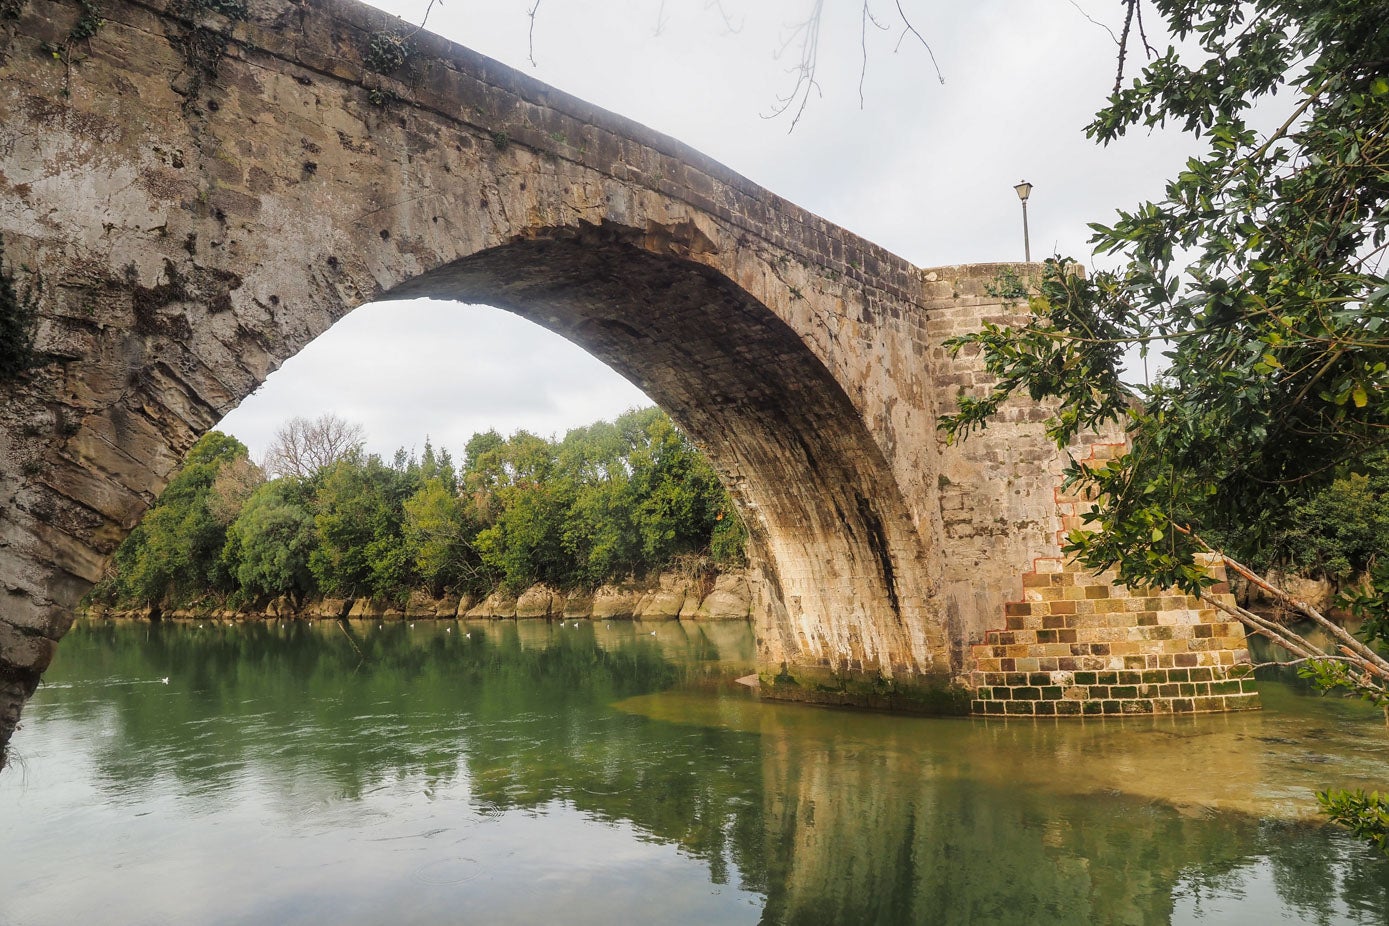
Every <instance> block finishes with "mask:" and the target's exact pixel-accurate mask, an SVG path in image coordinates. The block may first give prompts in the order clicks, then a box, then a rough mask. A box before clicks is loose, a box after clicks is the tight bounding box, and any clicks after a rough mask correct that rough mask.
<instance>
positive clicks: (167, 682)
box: [159, 675, 169, 685]
mask: <svg viewBox="0 0 1389 926" xmlns="http://www.w3.org/2000/svg"><path fill="white" fill-rule="evenodd" d="M159 681H160V683H161V684H164V685H167V684H169V676H167V675H166V676H164V677H163V678H161V679H160V680H159Z"/></svg>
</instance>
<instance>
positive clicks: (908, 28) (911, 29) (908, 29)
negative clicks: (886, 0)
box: [892, 0, 945, 83]
mask: <svg viewBox="0 0 1389 926" xmlns="http://www.w3.org/2000/svg"><path fill="white" fill-rule="evenodd" d="M895 2H896V4H897V15H898V16H900V17H902V34H901V35H900V36H898V37H897V47H896V48H894V49H892V53H893V54H894V55H895V54H897V49H898V48H901V47H902V40H903V39H905V38H906V37H907V36H908V35H909V34H910V35H914V36H916V38H917V41H919V42H921V47H922V48H925V49H926V54H927V55H929V56H930V57H931V67H933V68H935V69H936V79H937V80H939V81H940V82H941V83H945V75H944V74H942V73H941V72H940V65H939V64H937V63H936V53H935V52H934V51H932V50H931V45H930V43H929V42H927V41H926V39H925V37H924V36H922V34H921V33H920V32H917V31H916V26H913V25H912V22H911V20H910V19H908V18H907V14H906V11H904V10H903V9H902V0H895Z"/></svg>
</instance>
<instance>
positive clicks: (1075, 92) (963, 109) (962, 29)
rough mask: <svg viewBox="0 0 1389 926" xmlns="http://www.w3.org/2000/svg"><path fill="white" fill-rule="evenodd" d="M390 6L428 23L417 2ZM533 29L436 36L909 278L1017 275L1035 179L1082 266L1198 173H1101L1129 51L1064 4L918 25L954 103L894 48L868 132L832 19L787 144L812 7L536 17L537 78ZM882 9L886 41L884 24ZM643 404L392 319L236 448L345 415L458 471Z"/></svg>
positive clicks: (869, 89)
mask: <svg viewBox="0 0 1389 926" xmlns="http://www.w3.org/2000/svg"><path fill="white" fill-rule="evenodd" d="M1084 3H1085V0H1082V4H1084ZM378 5H379V6H381V7H382V8H383V9H387V10H389V11H390V12H392V13H396V14H399V15H401V16H402V17H403V18H404V19H406V20H407V21H410V22H418V21H419V19H420V17H421V16H422V15H423V14H424V11H425V8H426V0H388V2H382V3H379V4H378ZM529 5H530V0H506V2H499V0H488V2H479V0H473V2H464V0H448V2H447V3H446V4H437V3H436V4H435V6H434V8H433V10H432V12H431V13H430V18H429V22H428V27H429V29H430V30H431V31H436V32H439V33H440V34H443V35H445V36H447V37H448V38H451V39H453V40H454V41H457V42H459V43H461V44H464V45H468V46H469V47H471V48H474V49H476V50H477V51H480V52H482V53H483V54H486V55H489V56H492V57H494V58H497V59H499V60H501V61H503V62H504V63H507V64H510V65H511V66H513V67H517V68H519V69H521V70H523V71H525V72H527V73H530V74H534V75H535V76H536V77H538V78H539V79H541V80H544V81H546V82H548V83H551V84H553V85H554V86H556V87H558V88H559V89H561V90H564V91H565V92H568V93H571V94H573V95H575V96H578V97H580V98H583V99H585V100H587V101H589V102H591V103H594V104H596V105H599V106H603V107H605V108H608V109H611V110H613V111H615V112H618V113H620V114H622V115H624V116H628V117H630V118H632V119H634V120H636V121H638V122H641V123H644V124H646V125H649V126H651V127H652V128H655V129H658V130H660V131H663V132H666V133H668V134H670V135H673V136H675V137H676V138H677V139H679V140H681V141H683V142H685V143H687V144H689V145H690V146H692V147H694V148H696V149H698V150H700V151H703V152H704V153H706V154H708V155H710V156H711V157H714V158H716V159H718V160H721V161H723V162H724V163H726V164H728V165H729V166H730V167H732V168H733V169H734V170H737V171H739V172H740V173H743V174H745V175H746V176H748V177H749V178H751V179H753V180H755V181H756V182H758V183H760V184H762V185H764V186H766V187H768V188H769V189H771V190H772V191H773V192H775V193H778V194H780V195H782V196H785V197H786V198H788V199H790V200H792V201H793V202H796V203H798V204H799V205H801V206H804V207H805V208H807V209H809V210H811V211H812V212H816V213H818V214H820V215H822V216H824V217H825V218H827V219H829V220H831V221H833V222H836V223H838V224H840V225H843V226H844V227H845V228H847V229H849V230H850V231H853V232H855V233H857V234H860V235H862V236H864V237H866V238H868V239H870V240H872V241H875V242H877V243H878V244H881V245H883V246H884V247H887V248H888V249H889V250H892V251H894V252H896V253H898V254H901V255H902V256H903V257H905V258H907V259H908V260H911V261H912V262H913V263H916V264H918V265H919V266H938V265H943V264H953V263H968V262H983V261H996V260H1019V259H1021V257H1022V241H1021V238H1022V233H1021V215H1020V207H1019V205H1018V201H1017V197H1016V195H1015V194H1014V192H1013V190H1012V185H1013V184H1014V183H1016V182H1017V181H1018V180H1019V179H1022V178H1026V179H1027V180H1029V181H1031V182H1032V183H1034V184H1035V185H1036V188H1035V190H1034V192H1033V194H1032V199H1031V201H1030V203H1029V209H1030V219H1031V229H1032V242H1033V256H1034V258H1036V257H1040V256H1045V255H1047V254H1049V253H1051V252H1052V251H1053V250H1054V249H1059V250H1060V251H1061V252H1063V253H1066V254H1068V255H1071V256H1076V257H1080V258H1082V259H1084V258H1086V257H1087V256H1088V253H1089V248H1088V247H1087V245H1086V241H1087V240H1088V238H1089V230H1088V229H1087V227H1086V223H1087V222H1089V221H1096V220H1105V219H1107V218H1108V217H1109V216H1110V215H1112V214H1113V210H1114V209H1115V208H1117V207H1127V206H1130V205H1132V204H1134V203H1136V202H1137V201H1138V200H1139V199H1140V198H1142V197H1145V196H1147V197H1151V196H1154V195H1156V194H1158V193H1159V192H1160V190H1161V183H1162V180H1163V178H1165V177H1166V176H1169V175H1170V174H1171V173H1172V172H1173V168H1174V166H1176V165H1177V164H1178V163H1180V158H1181V157H1182V156H1183V152H1184V151H1185V150H1186V147H1185V145H1184V144H1183V143H1182V142H1181V141H1180V140H1179V139H1172V138H1170V137H1164V136H1161V135H1158V136H1152V137H1139V138H1134V139H1127V140H1125V141H1124V142H1123V143H1121V144H1119V145H1117V146H1114V147H1112V148H1110V149H1100V148H1098V147H1096V146H1095V145H1094V144H1093V143H1091V142H1089V141H1088V140H1086V139H1085V138H1084V137H1083V135H1082V128H1083V126H1084V125H1085V123H1086V122H1087V121H1088V120H1089V118H1090V116H1091V114H1092V113H1093V111H1094V110H1095V109H1096V108H1097V107H1098V106H1099V105H1101V104H1102V103H1103V100H1104V97H1105V96H1106V95H1107V93H1108V91H1109V88H1110V85H1111V83H1112V81H1113V68H1114V52H1115V46H1114V43H1113V40H1112V39H1111V38H1110V36H1109V35H1108V34H1106V33H1105V32H1104V30H1102V29H1100V28H1099V27H1097V26H1095V25H1093V24H1091V23H1090V22H1088V21H1087V20H1086V19H1085V18H1084V16H1083V15H1082V14H1081V13H1080V12H1079V11H1078V10H1077V9H1076V7H1075V6H1074V5H1073V4H1072V3H1070V2H1069V0H1048V2H1029V3H1021V2H1014V3H1000V2H981V3H970V4H940V3H926V2H924V0H915V2H912V3H905V4H904V6H905V8H906V9H907V10H908V12H909V13H911V14H912V15H913V16H914V22H915V24H916V25H917V27H918V28H919V29H920V30H921V32H922V34H923V35H924V36H925V37H926V38H927V40H928V41H930V42H931V45H932V48H933V50H934V52H935V54H936V58H937V60H938V61H939V64H940V67H941V70H942V72H943V73H944V76H945V83H944V84H941V83H939V82H938V81H937V79H936V76H935V71H934V70H933V68H932V66H931V63H930V59H929V58H928V57H927V55H926V53H925V50H924V49H923V48H921V46H920V44H919V43H917V42H915V40H914V39H912V38H911V37H910V36H908V37H907V39H905V40H904V41H903V42H902V44H901V46H900V48H899V50H898V51H897V52H896V53H894V52H893V46H894V44H895V43H896V41H897V39H898V36H899V33H900V30H890V31H888V32H878V31H877V30H872V32H871V35H870V41H871V48H870V57H869V62H868V70H867V73H866V76H865V80H864V89H863V93H864V101H863V106H862V108H860V106H859V98H858V82H859V68H860V63H861V59H860V52H859V32H858V30H859V19H858V12H857V6H858V5H857V4H839V5H834V4H828V5H827V10H828V11H829V12H828V13H827V15H828V16H829V17H830V18H828V19H827V20H826V23H825V25H824V27H823V32H822V51H821V56H820V64H821V70H820V73H819V82H820V86H821V89H822V91H823V95H822V96H819V97H816V98H814V99H812V100H811V101H810V105H809V107H808V108H807V110H806V114H805V116H804V118H803V120H802V122H801V124H800V125H799V126H798V127H797V129H796V131H795V132H794V133H792V134H788V131H787V129H788V128H789V121H788V120H787V119H786V118H784V117H783V118H781V119H775V120H768V119H765V118H763V114H764V113H766V112H768V111H769V110H770V109H771V108H772V106H773V104H774V103H775V101H776V99H777V95H778V94H779V93H784V92H786V91H787V90H788V89H789V88H790V87H791V78H790V77H789V75H788V73H787V68H788V67H789V65H790V64H791V63H793V62H792V60H791V59H793V58H794V56H795V54H794V50H791V51H788V52H787V54H786V55H784V56H783V57H782V58H780V59H778V58H776V57H775V56H774V52H775V51H776V48H777V46H778V44H779V42H780V41H781V40H782V39H783V38H784V37H785V36H786V35H787V34H789V33H788V30H787V28H786V27H787V25H788V24H793V23H795V22H796V21H798V20H799V19H802V18H803V17H804V13H805V10H806V9H808V7H809V6H810V3H809V2H808V0H723V4H722V5H723V8H724V9H726V10H728V11H729V14H730V20H731V22H732V24H733V25H734V26H735V27H738V31H736V32H735V31H730V30H729V28H728V27H727V25H726V24H725V22H724V20H723V18H722V17H721V16H719V14H718V13H717V12H716V11H715V10H714V9H711V8H710V4H708V3H707V2H706V0H665V2H660V0H609V2H603V3H579V2H569V3H563V4H544V5H542V6H541V7H540V9H539V13H538V18H537V21H536V28H535V58H536V61H537V62H538V67H532V66H531V64H530V61H529V60H528V44H527V35H528V29H529V26H530V22H529V20H528V18H527V16H526V10H527V9H528V8H529ZM879 6H880V7H881V9H880V10H879V13H881V14H882V18H883V19H884V20H885V21H890V20H891V19H892V18H893V15H892V14H893V9H892V4H889V3H886V2H884V3H881V4H879ZM1089 12H1090V13H1091V14H1092V15H1096V16H1099V15H1100V14H1101V13H1104V12H1108V10H1107V8H1105V9H1098V8H1097V9H1090V10H1089ZM663 15H664V19H662V16H663ZM839 17H842V18H839ZM658 23H659V24H660V27H659V29H658ZM644 402H645V400H644V398H643V397H642V395H641V393H640V392H638V391H637V390H635V389H634V388H633V387H631V386H630V385H628V384H627V383H626V382H625V381H623V380H622V379H620V378H619V377H618V376H617V375H616V374H615V373H613V372H611V371H610V370H608V369H607V368H606V367H604V366H602V365H601V364H599V363H598V362H597V361H595V360H593V359H592V358H591V357H589V356H588V355H587V354H585V353H584V352H583V351H582V350H580V349H579V348H577V347H574V346H573V345H570V344H568V343H567V342H565V341H563V340H561V339H559V338H558V337H557V336H556V335H553V334H551V333H550V332H548V331H545V330H544V329H541V328H539V327H538V326H535V325H532V324H530V323H529V322H525V321H522V320H520V319H517V318H515V317H513V316H510V315H507V314H506V313H502V312H498V311H496V310H484V309H478V308H473V307H464V306H456V305H448V304H440V303H424V302H411V303H389V304H379V305H375V306H365V307H363V308H361V309H358V310H357V311H356V312H354V313H352V314H351V315H350V316H348V317H347V318H346V319H344V320H343V321H341V322H339V323H338V324H337V325H335V326H334V327H333V328H332V329H331V330H330V331H329V332H328V333H326V334H325V335H324V336H323V337H321V338H320V339H318V340H317V341H315V342H314V343H313V344H311V345H309V347H307V348H306V349H305V350H304V351H303V352H301V354H300V355H299V356H297V357H295V358H293V359H292V360H290V361H289V362H288V363H286V364H285V366H284V368H283V369H282V370H281V371H280V372H278V373H276V374H275V375H273V376H272V377H271V378H270V379H269V380H268V381H267V382H266V384H265V385H264V386H263V387H262V388H261V389H260V390H259V391H258V392H257V393H256V395H254V396H252V397H251V398H250V399H248V400H247V401H246V402H245V403H243V405H242V407H241V408H240V409H238V410H237V411H235V412H233V413H232V414H231V415H230V416H228V418H227V419H226V420H225V422H224V423H223V425H222V427H223V428H224V430H229V431H231V432H232V433H235V434H236V435H237V436H238V437H240V438H241V439H242V440H245V441H246V442H247V443H249V444H251V445H252V449H253V451H254V452H255V453H257V454H258V453H260V452H261V450H263V448H264V445H265V442H266V441H267V440H268V439H269V436H270V435H271V434H272V433H273V431H274V429H275V427H277V426H278V425H279V424H280V423H281V422H282V421H284V420H285V419H287V418H289V417H291V416H293V415H296V414H302V415H308V416H310V417H312V416H314V415H317V414H319V413H320V412H322V411H328V410H331V411H336V412H337V413H338V414H340V415H342V416H343V417H345V418H349V419H351V420H356V421H360V422H361V423H362V424H363V425H365V426H366V428H367V431H368V434H369V438H370V446H371V449H373V450H375V451H377V452H381V453H383V454H390V453H391V452H393V451H394V449H395V448H396V447H398V446H407V447H409V446H416V447H418V446H420V445H422V443H423V441H424V437H425V435H426V434H428V435H430V436H431V437H432V438H433V440H434V443H435V444H436V445H443V446H447V447H449V448H450V449H451V450H453V451H454V452H455V453H458V452H459V451H461V448H462V445H463V443H464V442H465V441H466V440H467V437H468V436H469V435H470V434H471V433H472V432H473V431H475V430H482V429H486V428H489V427H495V428H497V429H498V430H500V431H503V432H510V431H512V430H515V429H517V428H528V429H530V430H534V431H538V432H541V433H552V432H559V433H562V432H563V431H564V430H565V429H567V428H568V427H572V426H576V425H580V424H586V423H588V422H589V421H591V420H593V419H595V418H599V417H612V416H614V415H616V414H619V413H621V412H622V411H624V410H625V409H626V408H628V407H630V406H632V405H634V404H644Z"/></svg>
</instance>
